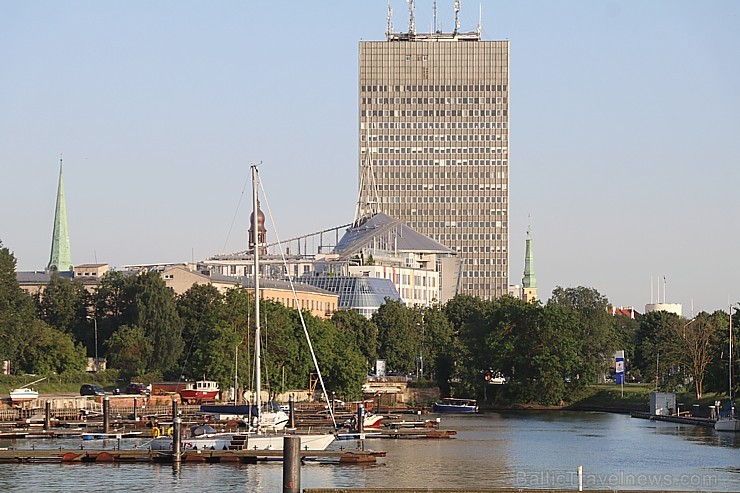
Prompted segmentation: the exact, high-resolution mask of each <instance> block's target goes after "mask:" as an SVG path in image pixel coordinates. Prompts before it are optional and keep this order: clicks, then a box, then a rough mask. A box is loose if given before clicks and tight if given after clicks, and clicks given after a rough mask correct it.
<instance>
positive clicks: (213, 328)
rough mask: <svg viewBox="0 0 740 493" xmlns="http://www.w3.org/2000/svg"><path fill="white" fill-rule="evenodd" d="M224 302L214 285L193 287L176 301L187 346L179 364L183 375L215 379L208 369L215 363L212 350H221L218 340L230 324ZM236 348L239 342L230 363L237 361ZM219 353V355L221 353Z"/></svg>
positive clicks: (196, 285)
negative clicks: (226, 319)
mask: <svg viewBox="0 0 740 493" xmlns="http://www.w3.org/2000/svg"><path fill="white" fill-rule="evenodd" d="M223 300H224V297H223V295H221V293H219V291H218V289H216V288H215V287H214V286H213V285H211V284H194V285H193V286H191V287H190V289H188V290H187V291H186V292H185V293H183V294H182V295H181V296H179V297H178V298H177V312H178V315H179V317H180V323H181V325H182V338H183V342H184V344H185V350H184V351H183V353H182V356H181V362H180V367H181V368H182V369H183V373H188V374H190V376H198V377H202V376H207V377H209V378H212V379H214V380H216V378H215V376H214V375H211V373H210V371H209V370H208V367H209V366H211V364H210V362H212V361H213V357H212V356H211V355H210V354H209V351H210V350H211V349H214V350H215V349H216V348H219V349H220V344H219V343H220V341H219V337H220V335H222V334H223V331H222V329H223V326H224V325H227V323H226V321H225V316H224V306H225V305H224V302H223ZM231 332H232V333H233V332H234V331H233V330H232V331H231ZM235 348H236V343H235V344H234V346H233V347H232V348H231V350H230V356H228V357H227V361H233V360H234V354H233V353H234V350H235ZM217 352H218V353H219V354H220V352H221V351H220V350H219V351H217ZM221 356H223V355H221ZM222 383H225V382H222Z"/></svg>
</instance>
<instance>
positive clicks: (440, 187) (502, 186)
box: [377, 183, 507, 192]
mask: <svg viewBox="0 0 740 493" xmlns="http://www.w3.org/2000/svg"><path fill="white" fill-rule="evenodd" d="M377 189H378V190H379V191H391V190H395V191H398V192H406V191H409V192H410V191H417V190H418V191H422V190H429V191H430V192H431V191H435V192H436V191H445V190H452V191H456V190H463V191H466V192H467V191H473V190H506V189H507V186H506V183H478V184H475V185H467V184H466V185H450V184H434V185H432V184H429V185H427V184H424V185H378V186H377Z"/></svg>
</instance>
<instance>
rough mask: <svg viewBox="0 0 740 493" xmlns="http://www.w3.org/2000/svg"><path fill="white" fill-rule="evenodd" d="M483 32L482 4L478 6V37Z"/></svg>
mask: <svg viewBox="0 0 740 493" xmlns="http://www.w3.org/2000/svg"><path fill="white" fill-rule="evenodd" d="M481 31H483V3H479V4H478V36H479V37H480V34H481Z"/></svg>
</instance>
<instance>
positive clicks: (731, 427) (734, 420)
mask: <svg viewBox="0 0 740 493" xmlns="http://www.w3.org/2000/svg"><path fill="white" fill-rule="evenodd" d="M729 356H730V358H729V361H730V364H729V385H730V386H729V391H728V395H729V396H730V402H729V404H728V406H727V412H726V413H725V414H721V415H720V417H719V419H717V421H716V422H715V423H714V429H715V430H716V431H731V432H735V433H738V432H740V419H738V416H737V414H735V406H734V405H733V400H732V306H730V354H729Z"/></svg>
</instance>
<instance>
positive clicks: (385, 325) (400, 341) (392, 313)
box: [372, 298, 421, 373]
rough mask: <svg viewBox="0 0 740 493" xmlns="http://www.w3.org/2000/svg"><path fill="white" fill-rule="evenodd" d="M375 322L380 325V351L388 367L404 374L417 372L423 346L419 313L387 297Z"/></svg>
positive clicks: (379, 309) (375, 317)
mask: <svg viewBox="0 0 740 493" xmlns="http://www.w3.org/2000/svg"><path fill="white" fill-rule="evenodd" d="M372 321H373V323H375V325H376V326H377V327H378V353H379V354H380V357H381V358H384V359H385V360H386V366H387V367H388V368H389V369H390V370H392V371H398V372H401V373H412V372H414V371H415V369H416V357H417V356H418V354H419V348H420V346H421V345H420V334H421V329H420V326H417V323H419V324H420V323H421V320H420V318H419V317H418V314H417V313H415V312H414V311H413V310H411V309H409V308H407V307H406V306H405V305H404V304H403V302H401V301H394V300H391V299H389V298H386V300H385V303H384V304H382V305H381V306H380V308H378V311H377V312H375V313H374V314H373V318H372Z"/></svg>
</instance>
